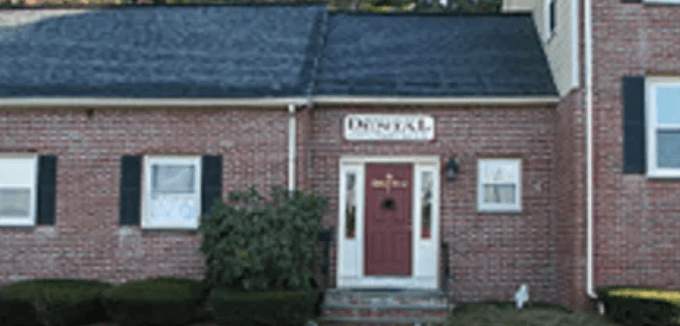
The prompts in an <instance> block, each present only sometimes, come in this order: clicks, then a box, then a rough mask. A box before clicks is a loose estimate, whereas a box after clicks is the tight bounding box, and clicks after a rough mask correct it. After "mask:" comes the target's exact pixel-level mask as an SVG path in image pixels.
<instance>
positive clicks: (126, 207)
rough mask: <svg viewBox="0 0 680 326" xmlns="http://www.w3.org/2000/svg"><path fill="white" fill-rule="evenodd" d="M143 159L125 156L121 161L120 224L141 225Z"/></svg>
mask: <svg viewBox="0 0 680 326" xmlns="http://www.w3.org/2000/svg"><path fill="white" fill-rule="evenodd" d="M141 184H142V158H141V157H139V156H123V158H122V159H121V161H120V224H121V225H139V216H140V209H141V208H140V200H141Z"/></svg>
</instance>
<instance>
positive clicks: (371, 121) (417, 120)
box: [344, 114, 434, 141]
mask: <svg viewBox="0 0 680 326" xmlns="http://www.w3.org/2000/svg"><path fill="white" fill-rule="evenodd" d="M344 134H345V139H347V140H407V141H412V140H415V141H418V140H420V141H423V140H432V139H434V118H432V117H431V116H426V115H405V114H349V115H347V116H345V121H344Z"/></svg>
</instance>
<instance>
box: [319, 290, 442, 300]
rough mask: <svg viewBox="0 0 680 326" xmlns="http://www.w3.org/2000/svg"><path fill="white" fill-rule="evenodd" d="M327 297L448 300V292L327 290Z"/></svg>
mask: <svg viewBox="0 0 680 326" xmlns="http://www.w3.org/2000/svg"><path fill="white" fill-rule="evenodd" d="M324 293H325V294H326V295H331V296H334V295H345V296H358V297H373V298H378V297H406V298H408V297H410V298H414V297H415V298H417V297H428V298H435V297H436V298H446V297H447V295H446V292H444V291H442V290H438V289H437V290H420V289H378V290H366V289H337V288H335V289H326V290H325V291H324Z"/></svg>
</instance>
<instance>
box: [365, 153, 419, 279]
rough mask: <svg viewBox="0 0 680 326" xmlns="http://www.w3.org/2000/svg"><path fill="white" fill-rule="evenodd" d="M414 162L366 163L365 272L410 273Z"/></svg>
mask: <svg viewBox="0 0 680 326" xmlns="http://www.w3.org/2000/svg"><path fill="white" fill-rule="evenodd" d="M412 175H413V165H411V164H366V179H365V180H366V214H365V215H364V216H365V221H366V235H365V239H364V274H365V275H411V192H412V189H413V185H412Z"/></svg>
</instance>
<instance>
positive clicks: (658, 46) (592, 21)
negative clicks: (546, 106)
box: [504, 0, 680, 305]
mask: <svg viewBox="0 0 680 326" xmlns="http://www.w3.org/2000/svg"><path fill="white" fill-rule="evenodd" d="M679 5H680V2H678V1H676V0H660V1H651V0H631V1H626V0H624V1H617V0H603V1H566V0H545V1H543V0H537V1H533V0H506V1H505V3H504V11H506V12H513V11H521V12H526V11H530V12H532V14H533V17H534V22H535V25H536V28H537V31H538V32H539V34H541V35H542V37H541V39H542V43H543V47H544V49H545V52H546V55H547V57H548V62H549V64H550V67H551V71H552V73H553V76H554V80H555V84H556V86H557V88H558V91H559V94H560V98H561V101H560V104H559V105H558V106H557V110H556V113H557V117H558V120H557V122H556V129H555V131H556V132H555V137H556V139H558V141H557V142H556V144H555V145H556V152H555V153H556V162H557V169H558V171H561V174H560V175H559V177H558V180H560V181H559V183H560V184H561V187H560V189H558V192H557V193H556V195H557V196H559V198H561V200H560V201H558V204H557V206H556V207H555V208H556V209H557V212H558V216H560V217H561V218H560V220H561V222H560V223H559V225H558V227H559V228H561V229H562V230H563V231H564V232H558V234H559V235H560V237H558V253H559V255H560V257H562V258H560V259H559V262H560V263H559V264H560V267H559V268H558V273H560V275H562V279H563V280H564V281H565V283H564V284H562V290H561V291H562V292H563V293H564V296H565V302H566V303H568V304H574V305H583V304H584V300H585V298H586V297H585V296H584V294H585V293H587V294H589V296H590V297H594V296H595V293H594V290H595V289H597V288H599V287H602V286H606V285H614V284H636V285H643V286H651V287H659V288H668V289H678V288H680V277H678V273H677V271H678V268H680V232H679V231H680V224H679V223H680V219H678V216H679V213H680V201H678V198H680V197H679V196H680V183H679V182H677V177H678V168H679V167H680V148H679V147H678V144H680V139H679V138H678V136H677V135H678V122H680V120H678V119H679V114H680V113H679V112H680V104H678V103H680V78H679V77H678V76H680V60H678V50H679V49H680V41H678V40H680V38H679V36H680V21H678V19H677V18H678V17H680V6H679ZM589 118H590V119H589ZM589 130H590V131H589ZM589 134H590V136H589ZM589 138H591V139H590V140H589ZM588 229H590V231H588ZM589 233H590V234H592V236H589Z"/></svg>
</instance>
